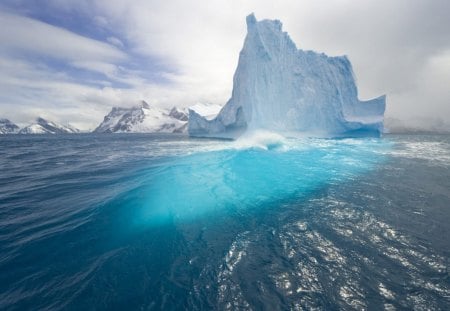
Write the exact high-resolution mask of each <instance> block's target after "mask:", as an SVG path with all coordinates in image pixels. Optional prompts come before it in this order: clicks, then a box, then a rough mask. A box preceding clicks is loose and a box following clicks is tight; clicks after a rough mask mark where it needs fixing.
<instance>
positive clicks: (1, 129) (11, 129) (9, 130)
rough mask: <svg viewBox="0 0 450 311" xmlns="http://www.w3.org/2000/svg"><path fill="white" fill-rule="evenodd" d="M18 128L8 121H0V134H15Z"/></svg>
mask: <svg viewBox="0 0 450 311" xmlns="http://www.w3.org/2000/svg"><path fill="white" fill-rule="evenodd" d="M18 132H19V127H18V126H17V125H16V124H14V123H13V122H11V121H9V120H8V119H0V134H17V133H18Z"/></svg>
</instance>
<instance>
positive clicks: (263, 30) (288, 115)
mask: <svg viewBox="0 0 450 311" xmlns="http://www.w3.org/2000/svg"><path fill="white" fill-rule="evenodd" d="M357 95H358V92H357V88H356V84H355V80H354V77H353V71H352V66H351V64H350V61H349V60H348V58H347V57H346V56H339V57H329V56H327V55H325V54H323V53H321V54H319V53H316V52H313V51H303V50H299V49H297V47H296V46H295V43H294V42H293V41H292V40H291V38H290V37H289V35H288V34H287V33H286V32H283V31H282V24H281V22H280V21H278V20H262V21H257V20H256V18H255V16H254V15H253V14H251V15H249V16H247V36H246V38H245V42H244V47H243V49H242V51H241V53H240V55H239V63H238V67H237V69H236V72H235V74H234V78H233V92H232V96H231V98H230V100H229V101H228V102H227V103H226V105H225V106H224V107H223V108H222V110H221V111H220V112H219V114H218V115H217V116H216V117H215V118H214V119H210V118H206V117H203V116H201V115H200V114H198V113H197V112H195V111H193V110H190V111H189V129H188V130H189V134H190V135H191V136H201V137H217V138H237V137H238V136H240V135H241V134H242V133H243V132H245V131H246V130H247V131H248V130H259V129H262V130H268V131H275V132H285V133H298V132H303V133H308V134H312V135H314V134H317V135H320V136H322V135H323V136H352V135H361V134H362V135H380V134H381V133H382V131H383V118H384V111H385V106H386V97H385V96H384V95H383V96H380V97H378V98H375V99H372V100H369V101H360V100H358V96H357Z"/></svg>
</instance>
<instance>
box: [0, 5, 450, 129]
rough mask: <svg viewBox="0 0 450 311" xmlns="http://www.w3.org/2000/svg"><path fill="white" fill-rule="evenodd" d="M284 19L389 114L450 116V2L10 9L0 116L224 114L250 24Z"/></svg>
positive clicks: (0, 54) (2, 10)
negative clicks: (127, 109)
mask: <svg viewBox="0 0 450 311" xmlns="http://www.w3.org/2000/svg"><path fill="white" fill-rule="evenodd" d="M251 12H254V13H255V15H256V17H257V18H258V19H263V18H270V19H280V20H281V21H282V22H283V25H284V26H283V27H284V30H285V31H287V32H288V33H289V34H290V36H291V37H292V39H293V40H294V42H295V43H296V44H297V47H298V48H302V49H307V50H315V51H319V52H324V53H326V54H328V55H330V56H335V55H343V54H346V55H348V57H349V58H350V61H351V62H352V65H353V68H354V72H355V76H356V79H357V83H358V87H359V93H360V98H361V99H369V98H372V97H377V96H379V95H382V94H387V96H388V97H387V115H388V116H390V117H395V118H399V119H410V118H413V117H417V116H423V117H426V118H441V119H448V117H449V116H450V87H449V86H450V31H449V29H450V19H449V18H448V16H447V15H448V12H450V1H448V0H428V1H427V0H422V1H419V0H396V1H392V0H377V1H356V0H354V1H349V0H333V1H312V0H311V1H295V0H286V1H277V2H275V1H267V0H247V1H237V0H222V1H219V0H209V1H185V0H184V1H183V0H171V1H148V0H145V1H144V0H134V1H125V0H120V1H119V0H89V1H88V0H74V1H70V0H67V1H62V0H48V1H37V0H26V1H25V0H22V1H21V0H15V1H14V0H5V1H2V4H0V23H1V25H2V27H1V28H0V40H1V42H2V43H1V46H0V117H6V118H9V119H11V120H12V121H15V122H17V123H21V124H25V123H28V122H30V121H32V120H33V119H34V118H35V117H36V116H38V115H40V116H43V117H47V118H49V119H52V120H55V121H59V122H62V123H68V122H70V123H72V124H74V125H76V126H78V127H81V128H83V129H88V128H94V127H95V126H96V125H97V124H98V123H99V122H100V121H101V120H102V118H103V116H104V115H105V114H106V113H107V112H108V111H109V110H110V108H111V107H112V106H115V105H124V106H130V105H133V104H135V103H136V102H137V101H138V100H140V99H145V100H146V101H148V102H149V103H151V104H156V105H160V106H166V107H170V106H174V105H176V106H189V105H192V104H194V103H196V102H197V101H209V102H214V103H217V104H224V103H225V102H226V100H227V99H228V98H229V96H230V94H231V87H232V77H233V73H234V70H235V68H236V65H237V60H238V56H239V51H240V49H241V47H242V44H243V40H244V37H245V31H246V26H245V16H246V15H248V14H249V13H251Z"/></svg>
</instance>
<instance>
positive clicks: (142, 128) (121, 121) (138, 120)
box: [94, 101, 188, 133]
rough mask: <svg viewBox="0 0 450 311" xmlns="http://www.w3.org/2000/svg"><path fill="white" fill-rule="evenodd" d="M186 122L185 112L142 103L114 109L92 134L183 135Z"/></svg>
mask: <svg viewBox="0 0 450 311" xmlns="http://www.w3.org/2000/svg"><path fill="white" fill-rule="evenodd" d="M187 120H188V115H187V112H186V111H184V110H182V109H179V108H175V107H174V108H172V110H166V109H163V108H158V107H154V106H150V105H149V104H148V103H147V102H145V101H142V102H141V103H140V104H139V105H138V106H135V107H131V108H122V107H114V108H113V109H112V110H111V112H110V113H109V114H108V115H106V116H105V118H104V119H103V122H102V123H100V125H99V126H98V127H97V128H96V129H95V130H94V132H96V133H123V132H136V133H154V132H159V133H185V132H186V129H187Z"/></svg>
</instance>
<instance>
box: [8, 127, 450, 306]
mask: <svg viewBox="0 0 450 311" xmlns="http://www.w3.org/2000/svg"><path fill="white" fill-rule="evenodd" d="M0 147H1V148H0V159H1V160H0V170H1V172H2V174H1V175H0V250H1V252H0V309H7V310H16V309H20V310H22V309H33V310H34V309H51V310H55V309H56V310H58V309H75V310H80V309H97V310H98V309H108V310H110V309H118V310H121V309H124V308H127V309H156V310H158V309H165V310H167V309H168V310H179V309H219V310H223V309H230V310H231V309H267V310H276V309H299V308H306V309H309V308H317V309H324V310H329V309H338V308H344V309H351V308H356V309H361V308H373V309H392V308H397V309H410V308H413V307H414V308H416V309H418V310H422V309H423V310H425V309H436V310H439V309H447V308H448V307H449V301H448V297H449V295H450V285H449V281H448V280H449V277H448V267H449V261H448V258H449V251H448V250H449V249H450V244H449V242H448V241H447V240H448V239H447V238H446V236H448V234H450V226H449V225H448V219H449V217H450V211H449V210H448V206H450V204H449V203H450V193H449V190H448V189H450V140H449V137H448V136H442V135H434V136H420V135H416V136H407V135H404V136H387V137H384V138H382V139H377V138H361V139H340V140H333V139H311V138H283V137H280V136H278V135H274V134H268V133H263V134H255V135H253V136H249V137H246V138H244V139H242V140H240V141H237V142H232V141H217V140H204V139H189V138H186V137H183V136H164V135H163V136H161V135H140V134H135V135H134V134H130V135H129V134H127V135H119V134H116V135H93V134H86V135H68V136H32V135H30V136H3V137H0Z"/></svg>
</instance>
